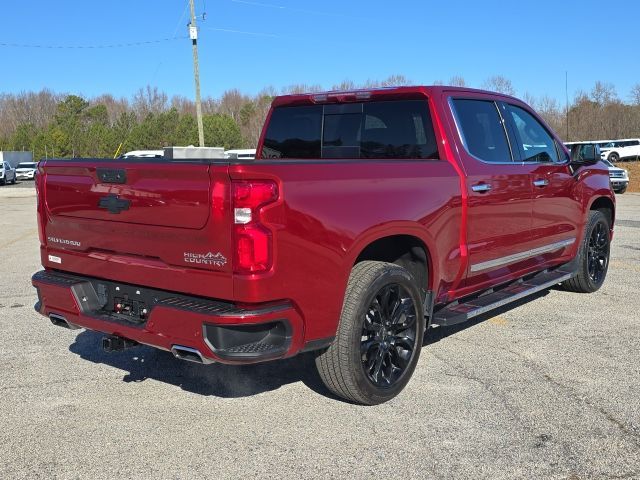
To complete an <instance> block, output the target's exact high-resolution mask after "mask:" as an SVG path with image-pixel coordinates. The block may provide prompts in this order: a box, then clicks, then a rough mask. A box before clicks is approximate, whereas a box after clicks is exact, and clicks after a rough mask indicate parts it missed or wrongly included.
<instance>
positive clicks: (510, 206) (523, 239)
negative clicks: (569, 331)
mask: <svg viewBox="0 0 640 480" xmlns="http://www.w3.org/2000/svg"><path fill="white" fill-rule="evenodd" d="M450 104H451V107H452V111H453V113H454V120H455V123H456V127H457V130H458V133H459V138H458V139H456V140H459V141H460V145H459V146H458V152H459V155H460V158H461V160H462V164H463V167H464V170H465V173H466V178H467V189H468V212H467V219H468V225H467V246H468V254H469V271H468V275H467V279H466V283H465V286H466V287H477V288H478V289H480V288H483V287H484V286H486V285H487V284H494V283H495V282H496V280H497V279H499V278H508V277H511V276H514V275H516V274H517V273H518V272H519V271H521V270H522V269H523V268H525V267H526V266H527V264H526V260H527V257H526V252H527V251H528V250H529V249H530V248H531V210H532V203H531V196H532V185H531V171H532V168H533V167H532V166H531V165H523V164H522V163H519V162H516V161H514V154H513V153H512V148H513V147H512V146H511V145H510V143H509V138H508V136H507V132H506V126H505V122H504V118H503V114H504V112H503V111H502V110H501V106H500V104H499V102H496V101H495V99H494V98H493V97H491V96H489V95H481V94H471V93H470V94H464V93H462V92H461V93H460V94H456V96H455V97H453V98H451V99H450Z"/></svg>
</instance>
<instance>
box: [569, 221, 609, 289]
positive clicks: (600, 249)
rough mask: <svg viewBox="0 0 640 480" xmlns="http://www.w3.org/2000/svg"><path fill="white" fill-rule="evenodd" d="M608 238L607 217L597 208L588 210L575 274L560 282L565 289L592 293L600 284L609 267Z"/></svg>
mask: <svg viewBox="0 0 640 480" xmlns="http://www.w3.org/2000/svg"><path fill="white" fill-rule="evenodd" d="M610 240H611V237H610V232H609V222H608V221H607V217H605V215H604V213H602V212H600V211H598V210H592V211H590V212H589V221H588V222H587V226H586V228H585V235H584V239H583V240H582V245H581V246H580V250H579V252H578V258H577V262H578V270H577V274H576V276H575V277H573V278H571V279H569V280H566V281H565V282H563V283H562V285H563V287H564V288H565V289H566V290H569V291H571V292H577V293H592V292H595V291H596V290H598V289H599V288H600V287H601V286H602V284H603V283H604V280H605V278H606V276H607V271H608V269H609V252H610Z"/></svg>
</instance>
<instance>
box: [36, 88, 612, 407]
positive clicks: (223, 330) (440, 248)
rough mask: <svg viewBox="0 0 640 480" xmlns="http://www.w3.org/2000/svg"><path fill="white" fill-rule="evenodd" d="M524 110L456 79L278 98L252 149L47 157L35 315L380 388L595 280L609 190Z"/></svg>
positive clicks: (375, 392) (365, 390) (396, 388)
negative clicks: (531, 303)
mask: <svg viewBox="0 0 640 480" xmlns="http://www.w3.org/2000/svg"><path fill="white" fill-rule="evenodd" d="M598 153H599V152H597V151H595V150H594V151H593V152H585V151H584V149H583V150H580V152H579V153H577V151H576V152H574V154H573V155H572V154H571V153H569V152H568V151H567V150H565V147H564V146H563V144H562V142H561V141H560V140H559V139H558V137H557V136H556V135H555V134H554V133H553V132H552V131H551V130H550V129H549V127H548V126H546V125H545V123H544V122H543V121H542V120H541V119H540V117H538V115H536V113H535V112H534V111H533V110H532V109H531V108H530V107H529V106H527V105H526V104H524V103H523V102H521V101H519V100H517V99H515V98H513V97H509V96H505V95H500V94H496V93H490V92H484V91H479V90H472V89H466V88H451V87H441V86H438V87H402V88H389V89H379V90H371V91H363V90H359V91H351V92H328V93H314V94H308V95H287V96H281V97H277V98H276V99H275V100H274V101H273V105H272V108H271V111H270V113H269V116H268V119H267V121H266V123H265V126H264V129H263V134H262V138H261V140H260V143H259V145H258V148H257V153H256V159H255V160H250V161H246V160H243V161H234V160H176V159H169V158H165V159H139V160H135V159H125V160H99V159H98V160H96V159H72V160H43V161H41V162H40V164H39V175H38V176H37V188H38V192H39V196H38V220H39V233H40V244H41V257H42V265H43V266H44V270H42V271H40V272H38V273H36V274H35V275H34V276H33V280H32V281H33V285H34V286H35V287H36V289H37V291H38V299H39V300H38V303H37V304H36V310H37V311H38V312H40V313H41V314H42V315H45V316H47V317H48V318H49V319H50V320H51V321H52V322H53V323H54V324H56V325H60V326H64V327H67V328H80V327H83V328H88V329H91V330H96V331H99V332H104V333H105V335H106V336H105V338H104V340H103V347H104V348H105V349H107V350H121V349H124V348H126V347H129V346H133V345H136V344H138V343H140V344H145V345H151V346H154V347H157V348H161V349H164V350H168V351H171V352H173V354H174V355H175V356H176V357H177V358H179V359H183V360H189V361H194V362H199V363H212V362H223V363H232V364H244V363H252V362H261V361H265V360H272V359H277V358H284V357H291V356H293V355H296V354H299V353H301V352H309V351H313V352H315V356H316V365H317V368H318V371H319V374H320V376H321V378H322V380H323V381H324V383H325V384H326V386H327V387H328V389H329V390H331V391H332V392H333V393H335V394H337V395H338V396H340V397H343V398H345V399H348V400H349V401H353V402H357V403H362V404H376V403H381V402H384V401H386V400H389V399H390V398H392V397H394V396H395V395H397V394H398V393H399V392H400V391H401V390H402V388H403V387H404V386H405V385H406V383H407V382H408V380H409V378H410V376H411V374H412V373H413V370H414V368H415V366H416V363H417V361H418V356H419V354H420V350H421V347H422V345H423V337H424V334H425V332H426V331H427V330H428V328H429V327H433V326H448V325H453V324H456V323H459V322H463V321H466V320H468V319H470V318H473V317H475V316H478V315H481V314H483V313H485V312H488V311H490V310H492V309H494V308H497V307H501V306H503V305H505V304H507V303H509V302H513V301H515V300H518V299H521V298H523V297H525V296H527V295H530V294H532V293H534V292H537V291H540V290H543V289H548V288H550V287H552V286H554V285H557V284H562V285H563V286H564V288H566V289H568V290H572V291H575V292H593V291H595V290H597V289H598V288H599V287H600V286H601V285H602V283H603V281H604V279H605V275H606V273H607V267H608V259H609V244H610V241H611V238H612V235H613V224H614V216H615V199H614V195H613V194H612V191H611V187H610V184H609V174H608V171H607V168H606V167H605V166H604V165H602V164H598V160H599V154H598Z"/></svg>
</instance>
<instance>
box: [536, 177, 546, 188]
mask: <svg viewBox="0 0 640 480" xmlns="http://www.w3.org/2000/svg"><path fill="white" fill-rule="evenodd" d="M533 184H534V185H535V186H536V187H540V188H542V187H546V186H547V185H549V180H547V179H546V178H539V179H538V180H534V181H533Z"/></svg>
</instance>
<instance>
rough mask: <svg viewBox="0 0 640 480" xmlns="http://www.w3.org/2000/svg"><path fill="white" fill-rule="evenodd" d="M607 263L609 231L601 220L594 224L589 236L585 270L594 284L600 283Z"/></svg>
mask: <svg viewBox="0 0 640 480" xmlns="http://www.w3.org/2000/svg"><path fill="white" fill-rule="evenodd" d="M608 264H609V232H608V231H607V228H606V225H605V224H604V223H603V222H599V223H597V224H596V225H595V228H594V229H593V230H592V231H591V235H590V236H589V245H588V249H587V271H588V272H589V278H591V281H593V283H595V284H600V283H602V280H603V279H604V276H605V275H606V272H607V266H608Z"/></svg>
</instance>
